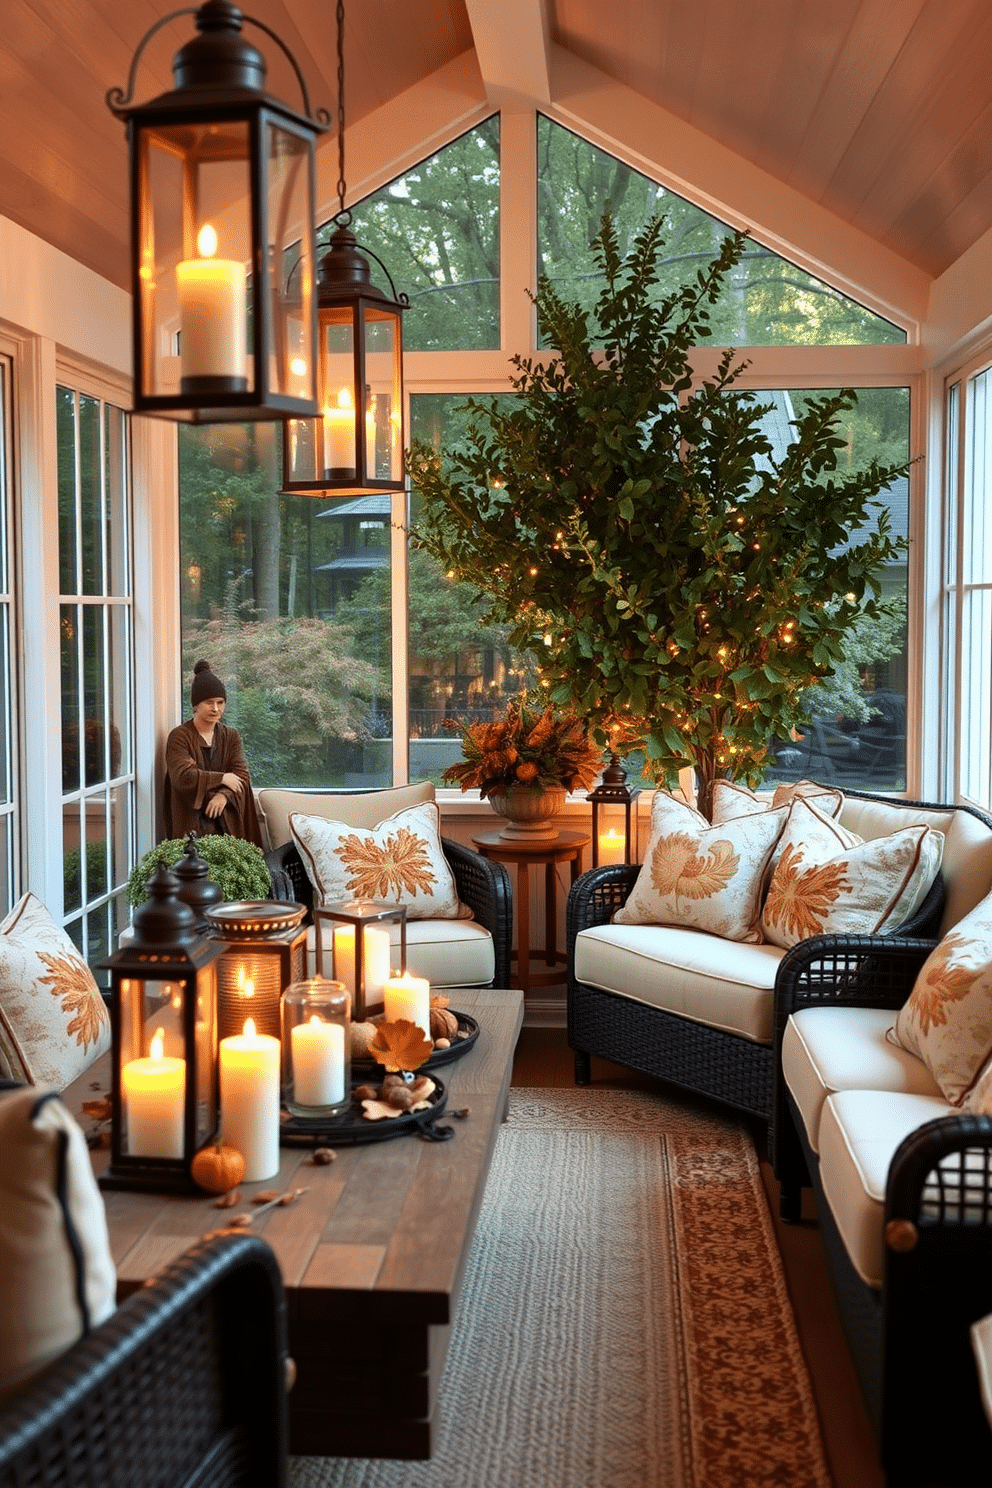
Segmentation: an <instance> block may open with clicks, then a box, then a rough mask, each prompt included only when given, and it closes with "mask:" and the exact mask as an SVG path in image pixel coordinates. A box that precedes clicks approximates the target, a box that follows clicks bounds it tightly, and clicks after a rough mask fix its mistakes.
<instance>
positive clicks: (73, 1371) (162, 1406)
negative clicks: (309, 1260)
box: [0, 1233, 287, 1488]
mask: <svg viewBox="0 0 992 1488" xmlns="http://www.w3.org/2000/svg"><path fill="white" fill-rule="evenodd" d="M285 1365H286V1317H285V1300H284V1295H283V1288H282V1281H281V1279H280V1276H279V1270H278V1266H277V1264H276V1261H275V1258H274V1256H273V1254H272V1251H271V1250H270V1248H269V1246H268V1245H266V1244H265V1242H264V1241H262V1240H261V1239H259V1238H258V1237H256V1236H248V1235H244V1234H236V1233H228V1234H223V1235H217V1236H214V1237H212V1238H211V1239H208V1240H205V1241H202V1242H200V1244H198V1245H196V1246H194V1247H193V1248H192V1249H191V1250H190V1251H188V1252H187V1253H186V1255H184V1256H182V1257H180V1259H179V1260H178V1261H176V1262H175V1263H174V1264H173V1265H172V1266H170V1267H168V1268H167V1269H166V1270H165V1271H164V1272H163V1273H162V1274H161V1275H160V1276H159V1277H157V1278H156V1279H155V1281H154V1282H152V1283H150V1284H149V1285H148V1286H146V1287H144V1288H142V1290H141V1291H139V1292H136V1293H135V1294H134V1295H133V1296H132V1297H130V1298H129V1299H128V1300H127V1301H126V1302H124V1303H123V1304H122V1306H121V1307H120V1308H118V1310H117V1312H116V1313H115V1314H114V1315H113V1316H112V1317H111V1318H109V1319H108V1320H107V1321H106V1322H105V1323H103V1324H102V1325H101V1326H100V1327H99V1328H96V1329H94V1330H93V1331H92V1332H91V1333H90V1334H89V1335H88V1336H87V1337H85V1338H83V1339H82V1340H81V1341H80V1342H79V1343H78V1344H76V1345H75V1347H74V1348H72V1349H70V1350H69V1352H68V1353H67V1354H65V1355H64V1356H63V1357H62V1358H60V1359H59V1360H57V1361H56V1362H55V1363H54V1364H53V1365H51V1366H50V1368H49V1369H48V1370H46V1371H45V1373H44V1374H42V1375H41V1376H40V1377H39V1378H38V1379H37V1380H35V1381H33V1382H32V1383H31V1384H30V1385H28V1386H27V1387H25V1389H23V1390H22V1391H20V1392H19V1393H18V1394H17V1395H16V1396H14V1397H13V1398H12V1399H11V1400H10V1401H8V1402H7V1403H6V1404H5V1405H4V1406H3V1407H0V1488H191V1485H196V1488H201V1485H202V1488H263V1485H265V1488H283V1485H284V1484H285V1481H286V1460H287V1459H286V1450H287V1449H286V1391H285Z"/></svg>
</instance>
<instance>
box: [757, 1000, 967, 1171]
mask: <svg viewBox="0 0 992 1488" xmlns="http://www.w3.org/2000/svg"><path fill="white" fill-rule="evenodd" d="M894 1019H895V1013H894V1012H893V1011H892V1010H891V1008H859V1007H815V1008H800V1010H799V1011H798V1012H796V1013H793V1014H792V1016H791V1018H790V1019H789V1021H788V1022H787V1023H786V1025H785V1037H784V1038H783V1040H782V1074H783V1076H784V1078H785V1083H786V1085H787V1086H788V1088H789V1092H790V1094H791V1096H792V1098H793V1100H794V1101H795V1103H796V1105H797V1106H798V1108H799V1114H800V1115H801V1116H802V1119H803V1126H804V1127H805V1130H806V1136H807V1139H808V1140H809V1144H810V1146H811V1147H812V1149H813V1151H814V1152H819V1150H820V1118H821V1116H822V1114H823V1107H824V1105H825V1103H826V1101H827V1100H828V1099H829V1097H830V1096H831V1095H835V1094H836V1093H837V1091H838V1090H902V1091H908V1092H909V1093H910V1094H911V1095H929V1096H940V1093H941V1092H940V1087H939V1086H938V1084H937V1082H936V1080H935V1079H934V1078H933V1076H932V1075H931V1073H930V1071H929V1070H928V1069H927V1067H926V1065H925V1064H924V1063H923V1061H922V1059H918V1058H917V1057H916V1055H915V1054H910V1053H908V1052H907V1051H906V1050H905V1049H902V1048H900V1046H899V1045H898V1044H896V1043H895V1042H893V1041H892V1039H891V1038H890V1036H889V1034H890V1030H891V1028H892V1024H893V1022H894Z"/></svg>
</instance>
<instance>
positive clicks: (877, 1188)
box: [820, 1090, 953, 1287]
mask: <svg viewBox="0 0 992 1488" xmlns="http://www.w3.org/2000/svg"><path fill="white" fill-rule="evenodd" d="M952 1114H953V1111H952V1108H951V1107H950V1106H949V1105H948V1103H947V1101H945V1100H944V1099H943V1097H942V1096H940V1095H914V1094H912V1093H911V1092H909V1091H892V1090H840V1091H838V1092H837V1094H836V1095H831V1096H830V1097H829V1098H828V1100H827V1101H826V1103H825V1104H824V1107H823V1115H822V1117H821V1118H820V1181H821V1183H822V1185H823V1192H824V1194H825V1196H826V1199H827V1202H828V1204H829V1205H830V1212H831V1213H832V1215H833V1217H834V1221H835V1223H836V1225H837V1229H838V1230H839V1232H840V1236H841V1239H842V1240H843V1242H844V1246H845V1249H846V1250H847V1253H848V1256H849V1257H850V1260H851V1263H852V1264H853V1266H854V1268H855V1270H856V1271H857V1273H858V1275H859V1276H860V1277H861V1279H862V1281H865V1282H867V1284H868V1285H869V1286H872V1287H880V1286H881V1285H882V1277H883V1273H884V1257H885V1242H884V1235H883V1230H884V1223H885V1185H886V1181H887V1179H888V1173H889V1167H890V1165H891V1163H892V1159H893V1157H894V1156H895V1153H896V1149H897V1147H898V1146H899V1144H900V1142H902V1141H903V1139H904V1138H905V1137H908V1136H909V1135H910V1133H911V1132H914V1131H916V1129H917V1127H920V1126H923V1125H924V1123H925V1122H927V1121H934V1120H936V1119H937V1118H938V1117H941V1116H949V1115H952Z"/></svg>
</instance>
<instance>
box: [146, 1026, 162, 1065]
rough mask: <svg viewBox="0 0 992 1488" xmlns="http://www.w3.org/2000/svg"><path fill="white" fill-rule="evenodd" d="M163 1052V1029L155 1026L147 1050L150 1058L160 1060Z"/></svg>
mask: <svg viewBox="0 0 992 1488" xmlns="http://www.w3.org/2000/svg"><path fill="white" fill-rule="evenodd" d="M164 1053H165V1029H164V1028H156V1030H155V1034H154V1037H153V1038H152V1042H151V1047H150V1048H149V1050H148V1057H149V1058H150V1059H155V1060H160V1059H161V1058H162V1056H163V1054H164Z"/></svg>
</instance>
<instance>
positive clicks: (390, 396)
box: [364, 305, 403, 481]
mask: <svg viewBox="0 0 992 1488" xmlns="http://www.w3.org/2000/svg"><path fill="white" fill-rule="evenodd" d="M364 330H365V398H366V409H365V421H366V422H365V429H366V440H367V447H368V453H367V456H366V464H367V469H368V476H369V479H370V480H388V481H396V480H399V479H400V478H401V477H402V473H403V394H402V388H401V382H400V372H401V360H402V359H401V354H400V317H399V312H398V311H395V310H385V309H383V308H382V307H380V306H378V305H365V306H364Z"/></svg>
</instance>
